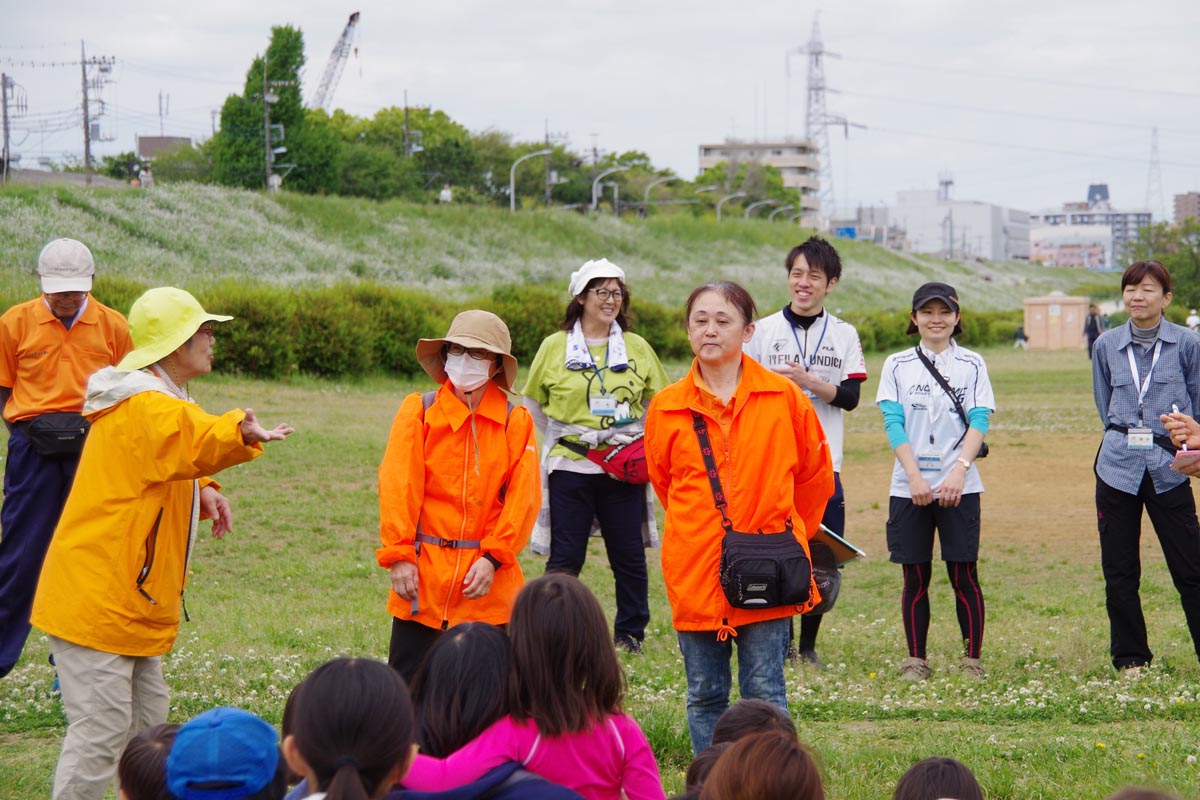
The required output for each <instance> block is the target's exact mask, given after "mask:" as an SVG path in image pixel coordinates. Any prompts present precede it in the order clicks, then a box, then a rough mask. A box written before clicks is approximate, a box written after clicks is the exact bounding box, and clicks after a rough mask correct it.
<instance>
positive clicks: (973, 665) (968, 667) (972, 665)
mask: <svg viewBox="0 0 1200 800" xmlns="http://www.w3.org/2000/svg"><path fill="white" fill-rule="evenodd" d="M960 669H962V672H963V674H964V675H966V676H967V677H970V678H975V679H976V680H983V662H982V661H980V660H979V659H978V658H965V657H964V658H963V660H962V665H961V666H960Z"/></svg>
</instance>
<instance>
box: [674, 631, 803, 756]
mask: <svg viewBox="0 0 1200 800" xmlns="http://www.w3.org/2000/svg"><path fill="white" fill-rule="evenodd" d="M791 621H792V618H791V617H781V618H779V619H771V620H767V621H765V622H752V623H750V624H748V625H742V626H740V627H739V628H737V636H731V637H730V638H729V639H727V640H726V641H724V642H721V641H717V632H716V631H676V632H675V633H676V635H677V636H678V637H679V652H681V653H683V668H684V670H685V671H686V672H687V683H688V690H687V717H688V731H689V732H690V733H691V735H692V752H693V753H699V752H700V751H701V750H703V749H704V748H706V747H708V746H709V744H711V743H712V732H713V728H714V727H716V724H717V719H718V718H719V717H720V716H721V715H722V714H723V713H725V709H727V708H729V690H730V688H731V686H732V679H731V676H730V669H729V659H730V657H731V656H732V655H733V643H734V642H737V649H738V690H739V691H740V692H741V695H742V697H743V698H746V699H749V698H757V699H759V700H766V701H767V702H769V703H774V704H775V705H777V706H779V707H780V708H782V709H783V710H784V711H787V682H786V681H785V680H784V677H783V662H784V660H785V659H786V657H787V647H788V635H789V632H790V631H791Z"/></svg>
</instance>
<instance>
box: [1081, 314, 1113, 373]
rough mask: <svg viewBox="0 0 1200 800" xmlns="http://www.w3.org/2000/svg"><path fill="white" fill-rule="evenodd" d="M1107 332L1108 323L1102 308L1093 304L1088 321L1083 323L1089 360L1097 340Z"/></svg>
mask: <svg viewBox="0 0 1200 800" xmlns="http://www.w3.org/2000/svg"><path fill="white" fill-rule="evenodd" d="M1106 330H1108V321H1107V320H1106V319H1105V318H1104V315H1103V314H1101V313H1100V306H1098V305H1096V304H1095V303H1092V304H1091V305H1090V306H1088V315H1087V319H1085V320H1084V321H1083V335H1084V336H1086V337H1087V345H1088V358H1089V359H1090V358H1091V357H1092V350H1094V349H1095V347H1096V340H1097V339H1098V338H1100V334H1102V333H1104V332H1105V331H1106Z"/></svg>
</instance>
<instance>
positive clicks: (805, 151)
mask: <svg viewBox="0 0 1200 800" xmlns="http://www.w3.org/2000/svg"><path fill="white" fill-rule="evenodd" d="M722 161H728V162H729V164H730V168H731V170H730V171H732V169H733V165H734V164H742V163H745V162H757V163H760V164H765V165H767V166H769V167H774V168H775V169H777V170H779V174H780V175H781V176H782V177H783V185H784V186H785V187H786V188H788V189H795V190H796V191H798V192H799V193H800V205H801V208H800V209H799V211H800V212H801V213H802V214H803V215H804V216H805V217H809V216H810V215H815V214H816V211H817V205H818V204H817V190H818V189H819V188H820V182H819V181H818V179H817V169H818V166H819V165H818V163H817V152H816V150H815V149H814V147H813V144H812V142H810V141H809V140H808V139H790V138H789V139H783V140H782V141H767V142H743V141H740V140H737V139H726V140H725V142H724V143H722V144H702V145H700V171H701V172H703V171H704V170H706V169H708V168H709V167H715V166H716V165H717V164H720V163H721V162H722Z"/></svg>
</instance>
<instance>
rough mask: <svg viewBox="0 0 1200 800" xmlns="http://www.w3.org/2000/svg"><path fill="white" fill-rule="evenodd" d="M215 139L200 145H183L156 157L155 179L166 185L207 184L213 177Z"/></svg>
mask: <svg viewBox="0 0 1200 800" xmlns="http://www.w3.org/2000/svg"><path fill="white" fill-rule="evenodd" d="M214 141H215V140H214V139H208V140H206V141H204V142H202V143H200V144H199V145H190V144H182V145H180V146H179V147H176V148H173V149H171V150H167V151H166V152H163V153H159V154H158V155H157V156H155V157H154V178H155V180H159V181H163V182H166V183H171V182H179V181H193V182H197V183H207V182H208V180H209V179H210V177H211V176H212V148H213V144H214Z"/></svg>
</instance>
